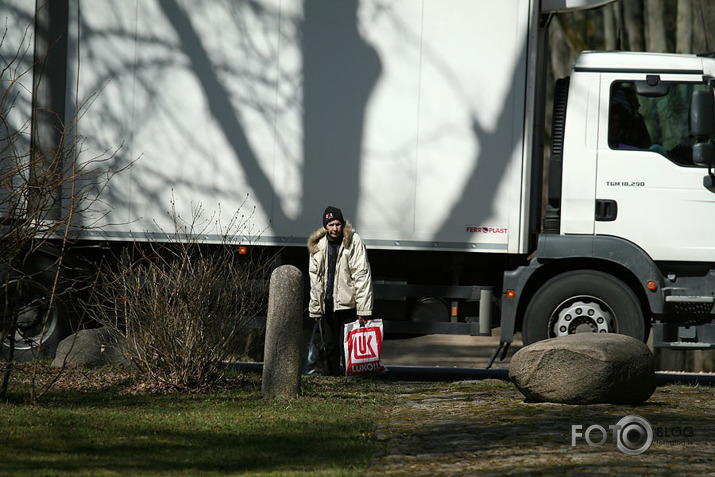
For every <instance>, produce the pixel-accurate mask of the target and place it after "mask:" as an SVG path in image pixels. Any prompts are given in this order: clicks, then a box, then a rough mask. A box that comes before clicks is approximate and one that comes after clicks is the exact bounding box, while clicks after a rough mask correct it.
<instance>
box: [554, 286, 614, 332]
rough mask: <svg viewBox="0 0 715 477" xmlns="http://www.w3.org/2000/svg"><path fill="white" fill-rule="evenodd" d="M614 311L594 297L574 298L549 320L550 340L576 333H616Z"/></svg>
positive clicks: (562, 305)
mask: <svg viewBox="0 0 715 477" xmlns="http://www.w3.org/2000/svg"><path fill="white" fill-rule="evenodd" d="M617 331H618V326H617V321H616V317H615V314H614V313H613V310H611V308H610V307H609V306H608V305H606V303H605V302H604V301H602V300H600V299H598V298H596V297H593V296H587V295H582V296H577V297H572V298H570V299H568V300H566V301H564V302H563V303H561V304H560V305H559V306H558V307H557V308H556V310H555V311H554V313H553V314H552V315H551V318H550V319H549V338H555V337H558V336H566V335H572V334H576V333H616V332H617Z"/></svg>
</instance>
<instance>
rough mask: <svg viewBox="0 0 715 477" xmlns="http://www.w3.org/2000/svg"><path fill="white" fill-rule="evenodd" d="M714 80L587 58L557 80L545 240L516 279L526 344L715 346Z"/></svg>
mask: <svg viewBox="0 0 715 477" xmlns="http://www.w3.org/2000/svg"><path fill="white" fill-rule="evenodd" d="M714 77H715V59H713V58H712V57H703V56H695V55H668V54H654V53H627V52H586V53H583V54H582V55H581V56H580V57H579V58H578V59H577V61H576V63H575V65H574V68H573V72H572V75H571V76H570V78H568V79H564V80H560V81H559V83H560V85H559V88H557V90H558V91H559V92H558V93H557V96H556V98H555V103H556V104H555V115H554V118H555V120H554V125H553V128H554V132H553V135H554V138H555V139H554V143H553V147H552V163H551V170H550V181H551V184H550V192H549V206H548V211H549V213H548V217H547V221H546V222H545V226H544V233H543V234H542V235H541V236H540V237H539V242H538V246H537V250H536V253H535V255H534V258H533V259H532V260H531V262H530V265H529V266H527V267H520V268H519V269H517V270H516V271H515V272H513V273H511V272H507V274H506V276H505V287H504V288H505V291H506V292H509V291H511V294H512V295H514V296H521V297H522V299H521V300H518V301H519V303H520V308H519V310H520V312H519V314H520V320H521V323H522V326H521V329H522V331H523V333H524V340H525V342H526V343H530V342H534V341H538V340H540V339H544V338H549V337H556V336H561V335H565V334H571V333H576V332H583V331H592V332H617V333H623V334H628V335H631V336H634V337H636V338H638V339H642V340H645V339H646V338H647V337H648V330H649V329H650V328H651V326H652V328H653V330H654V335H653V340H654V346H656V347H669V348H674V349H695V348H700V349H703V348H711V347H712V343H713V341H715V324H713V321H712V317H713V314H712V313H713V305H714V304H715V242H714V241H713V238H715V223H714V222H713V221H712V220H711V219H710V218H711V217H713V215H715V188H714V187H713V171H712V166H713V141H712V139H713V133H714V131H713V122H715V118H714V115H713V101H714V100H713V78H714ZM559 111H560V112H561V114H559ZM510 300H511V299H510V298H509V297H508V296H507V297H506V298H505V299H504V308H505V309H506V310H507V315H508V310H509V308H510V307H513V304H512V303H510ZM508 328H509V325H508V319H507V329H508ZM503 330H504V328H503ZM503 333H504V331H503ZM507 333H508V331H507ZM502 336H503V335H502Z"/></svg>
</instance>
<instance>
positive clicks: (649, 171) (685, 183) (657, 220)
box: [594, 74, 715, 262]
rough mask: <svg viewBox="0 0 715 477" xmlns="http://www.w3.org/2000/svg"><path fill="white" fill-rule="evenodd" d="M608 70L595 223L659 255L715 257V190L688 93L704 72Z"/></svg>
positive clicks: (689, 258) (668, 257)
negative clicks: (696, 148) (699, 150)
mask: <svg viewBox="0 0 715 477" xmlns="http://www.w3.org/2000/svg"><path fill="white" fill-rule="evenodd" d="M607 76H608V75H604V77H603V78H602V79H603V81H602V82H601V98H606V99H605V100H604V101H602V102H601V108H600V119H599V139H598V159H597V163H598V166H597V173H596V207H595V209H596V210H595V227H594V231H595V233H596V234H598V235H613V236H619V237H623V238H625V239H628V240H630V241H632V242H634V243H635V244H637V245H639V246H640V247H641V248H643V249H644V250H645V251H646V252H647V253H648V254H649V255H650V256H651V257H652V258H653V259H654V260H669V261H671V260H672V261H698V262H707V261H710V262H712V261H715V240H713V239H714V238H715V220H713V217H715V190H709V189H708V188H706V187H705V186H704V185H703V178H704V176H706V175H707V170H706V169H704V168H702V167H697V166H696V165H695V164H694V163H693V161H692V145H693V141H694V140H693V139H692V138H691V136H690V122H689V118H690V101H691V96H692V92H693V91H694V90H695V89H700V88H706V85H705V84H704V83H703V82H702V79H701V77H697V78H695V77H693V78H687V77H683V76H679V77H673V78H675V79H670V80H669V79H668V78H666V77H659V76H654V75H650V76H646V75H620V76H617V75H615V74H614V75H612V76H610V77H607Z"/></svg>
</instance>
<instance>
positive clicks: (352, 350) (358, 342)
mask: <svg viewBox="0 0 715 477" xmlns="http://www.w3.org/2000/svg"><path fill="white" fill-rule="evenodd" d="M344 348H345V374H346V375H347V376H364V375H366V374H374V373H384V372H385V371H387V368H386V367H385V366H384V365H383V364H382V363H381V362H380V351H381V350H382V320H380V319H377V320H368V321H367V322H366V323H365V326H360V322H359V321H357V320H356V321H353V322H352V323H346V324H345V346H344Z"/></svg>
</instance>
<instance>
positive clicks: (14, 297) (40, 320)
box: [0, 280, 57, 352]
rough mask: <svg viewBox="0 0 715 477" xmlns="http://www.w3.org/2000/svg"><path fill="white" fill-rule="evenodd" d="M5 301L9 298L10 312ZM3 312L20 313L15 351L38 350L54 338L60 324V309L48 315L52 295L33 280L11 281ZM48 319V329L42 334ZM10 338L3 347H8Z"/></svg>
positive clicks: (5, 294) (4, 294)
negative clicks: (51, 337)
mask: <svg viewBox="0 0 715 477" xmlns="http://www.w3.org/2000/svg"><path fill="white" fill-rule="evenodd" d="M5 297H7V301H8V303H7V305H8V306H7V308H6V307H5ZM0 301H2V303H0V305H1V306H2V310H5V309H7V310H8V313H10V314H11V316H12V313H14V312H15V310H17V328H16V330H15V334H14V340H15V351H20V352H22V351H26V350H29V349H31V348H36V347H37V346H38V345H39V344H40V342H41V339H43V338H44V339H46V338H47V337H49V336H52V333H53V332H54V328H55V326H56V324H57V309H56V307H54V306H53V307H52V310H51V312H50V313H49V316H48V313H47V310H48V308H49V306H50V293H49V292H48V291H47V289H45V287H43V286H42V285H40V284H39V283H37V282H35V281H32V280H21V281H17V280H12V281H10V282H9V283H8V284H7V288H6V290H4V293H3V297H2V300H0ZM46 317H47V319H48V322H47V327H46V329H45V331H44V333H43V331H42V330H43V327H44V322H45V318H46ZM9 339H10V338H9V337H8V339H7V340H6V341H5V343H3V345H4V346H9V344H10V343H9Z"/></svg>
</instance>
